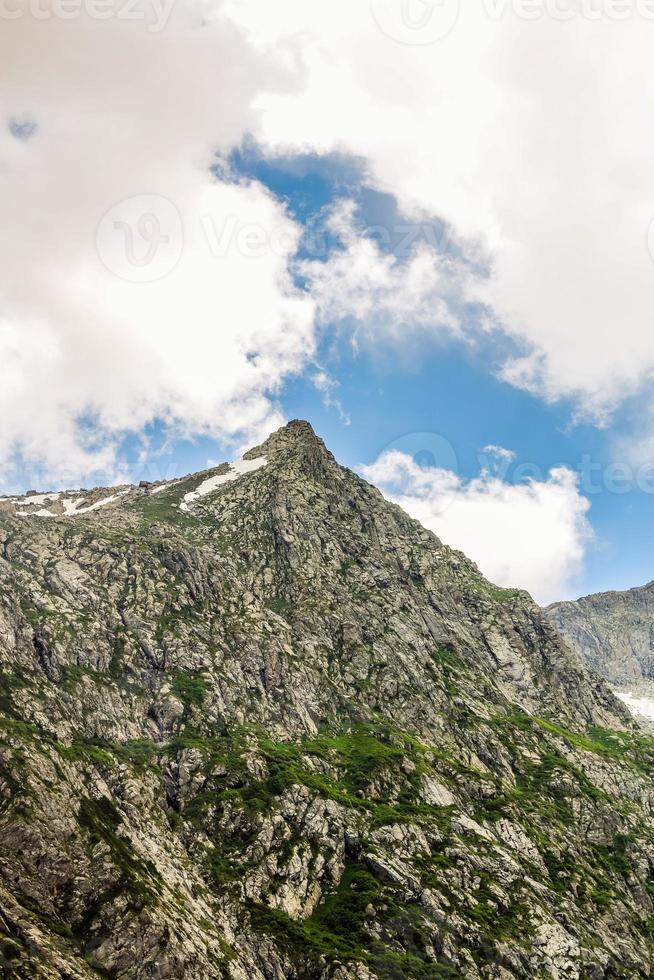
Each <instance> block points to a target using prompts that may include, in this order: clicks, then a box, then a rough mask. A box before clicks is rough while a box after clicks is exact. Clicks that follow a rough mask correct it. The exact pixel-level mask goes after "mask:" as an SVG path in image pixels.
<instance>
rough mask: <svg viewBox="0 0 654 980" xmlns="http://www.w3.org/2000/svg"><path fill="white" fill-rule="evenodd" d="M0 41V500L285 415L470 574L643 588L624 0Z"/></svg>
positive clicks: (537, 593)
mask: <svg viewBox="0 0 654 980" xmlns="http://www.w3.org/2000/svg"><path fill="white" fill-rule="evenodd" d="M0 21H2V23H1V24H0V83H1V84H0V216H1V217H2V225H3V229H2V230H3V234H2V236H1V238H0V268H1V269H2V274H1V275H0V369H1V371H2V375H1V377H2V384H1V385H0V493H14V492H22V491H25V490H28V489H39V490H42V489H53V488H58V487H78V486H94V485H100V484H105V485H109V484H115V483H119V482H134V481H138V480H140V479H164V478H170V477H172V476H178V475H182V474H183V473H186V472H190V471H193V470H196V469H202V468H204V467H206V466H208V465H211V464H212V463H214V462H216V461H221V460H224V459H232V458H237V457H238V456H239V454H240V453H241V452H242V451H243V450H244V448H246V447H249V446H251V445H253V444H256V443H258V442H260V441H262V439H263V438H264V437H265V436H266V435H267V434H268V433H269V432H271V431H272V430H274V429H275V428H277V427H278V426H279V425H282V424H283V423H284V422H285V421H286V420H288V419H291V418H296V417H300V418H307V419H309V421H311V422H312V424H313V425H314V428H315V429H316V431H317V432H318V433H319V434H320V435H321V436H322V437H323V438H324V439H325V441H326V442H327V444H328V446H329V447H330V449H331V450H332V451H333V452H334V454H335V455H336V457H337V458H338V459H339V460H340V461H342V462H343V463H345V464H346V465H348V466H350V467H352V468H353V469H355V470H357V472H359V473H360V474H361V475H362V476H364V477H365V478H366V479H369V480H371V481H372V482H374V483H376V484H377V485H379V486H380V487H381V489H382V490H383V492H384V493H385V494H386V496H388V497H389V498H390V499H393V500H395V501H397V502H399V503H400V504H401V505H402V506H403V507H405V509H406V510H407V511H408V512H409V513H411V514H412V515H413V516H414V517H416V518H417V519H418V520H421V521H422V522H423V523H424V524H425V525H426V526H428V527H429V528H431V529H432V530H433V531H435V533H436V534H438V535H439V537H441V539H442V540H443V541H445V542H446V543H447V544H449V545H451V546H453V547H456V548H459V549H461V550H463V551H465V552H466V553H467V554H468V555H469V556H470V557H471V558H472V559H473V560H475V561H476V562H477V563H478V564H479V566H480V568H481V570H482V571H483V572H484V573H485V574H486V575H487V576H488V577H489V578H491V579H492V580H493V581H494V582H496V583H497V584H499V585H502V586H508V587H520V588H525V589H527V590H529V591H530V592H531V593H532V594H533V595H534V597H535V598H536V599H537V601H539V602H542V603H547V602H550V601H554V600H557V599H561V598H571V597H575V596H577V595H581V594H587V593H590V592H594V591H600V590H607V589H614V588H618V589H619V588H628V587H631V586H634V585H639V584H642V583H644V582H646V581H649V580H650V579H652V578H654V573H653V572H652V560H651V557H650V552H651V547H650V540H651V534H650V528H651V513H652V503H653V500H654V385H653V370H654V342H653V340H652V330H651V325H650V319H651V316H652V309H653V303H652V300H653V299H654V223H653V222H654V182H653V181H652V176H651V175H652V173H653V172H654V126H652V118H651V116H652V110H651V106H652V105H653V104H654V100H653V98H652V96H653V95H654V91H653V90H654V72H652V70H651V50H652V43H653V42H654V0H542V2H541V0H479V2H478V3H476V4H465V5H464V4H463V2H462V0H461V2H460V0H438V2H436V0H348V2H345V0H330V2H326V0H314V2H312V3H311V4H307V3H306V0H305V2H299V0H275V3H274V4H271V3H270V0H202V2H189V0H138V2H136V3H135V2H133V0H130V2H129V3H127V2H126V0H0Z"/></svg>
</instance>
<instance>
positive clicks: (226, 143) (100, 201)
mask: <svg viewBox="0 0 654 980" xmlns="http://www.w3.org/2000/svg"><path fill="white" fill-rule="evenodd" d="M130 9H134V8H130ZM208 14H209V10H208V8H205V7H204V6H202V5H197V6H194V5H183V4H178V5H177V7H176V8H175V11H174V13H173V16H172V19H171V20H170V22H169V23H168V24H167V26H166V27H165V29H164V30H162V31H160V32H159V33H152V32H151V31H150V30H149V25H148V23H147V22H145V21H143V22H140V21H132V20H120V19H117V18H115V17H114V18H113V19H109V20H106V21H105V20H103V21H97V20H93V19H92V18H91V17H89V16H87V15H81V16H79V17H78V18H77V19H74V20H61V19H57V18H54V17H53V18H52V19H49V20H40V21H39V20H36V19H35V18H34V17H32V16H30V15H29V14H28V13H27V12H25V14H24V16H23V17H22V18H20V19H16V20H12V21H8V22H5V21H3V22H2V31H1V32H0V65H1V68H0V72H1V74H2V87H1V90H0V212H1V213H2V220H3V234H2V239H1V241H0V265H1V266H2V286H1V287H0V363H1V364H2V372H3V377H2V386H1V387H0V419H2V422H1V423H0V465H1V466H2V472H3V479H4V480H6V481H7V480H8V479H9V467H10V465H11V462H12V460H14V459H15V458H16V456H17V455H18V456H20V458H21V460H22V462H23V466H24V467H26V468H27V469H29V468H30V467H31V466H34V467H35V468H38V471H39V474H40V478H41V480H42V481H47V482H55V481H65V480H75V479H79V478H80V477H81V476H83V475H85V474H89V473H93V472H96V473H97V472H99V473H106V472H112V471H113V469H114V467H115V465H116V455H115V454H116V446H117V444H118V442H119V440H120V438H121V437H122V436H123V435H124V433H125V432H130V431H133V432H139V431H140V430H141V429H142V427H143V426H144V425H146V423H149V422H152V421H153V420H154V419H156V418H160V419H163V420H164V421H165V422H167V423H168V424H169V425H171V426H173V427H174V428H176V429H178V430H179V431H181V432H192V433H202V432H204V433H208V434H212V435H215V436H221V437H227V438H229V437H243V438H245V437H246V436H247V437H248V441H249V439H250V438H252V439H254V438H255V436H256V435H257V434H260V433H261V432H262V431H270V429H271V428H273V427H274V426H275V425H276V424H278V423H279V422H280V421H281V415H280V412H279V411H278V409H277V408H276V405H275V394H276V393H277V392H278V391H279V388H280V385H281V384H282V383H283V381H284V380H285V379H286V378H287V377H288V376H289V375H290V374H292V373H293V372H296V371H298V370H300V369H301V368H302V366H303V365H304V363H305V360H306V358H307V357H309V356H310V355H311V353H312V351H313V345H314V337H313V304H312V302H311V300H310V298H308V297H307V296H305V295H303V294H302V293H300V292H299V291H298V290H297V289H296V288H295V286H294V284H293V282H292V279H291V277H290V275H289V273H288V259H289V257H292V256H293V255H294V253H295V250H296V245H297V241H298V234H299V230H298V228H297V227H296V226H295V224H294V223H293V222H292V221H291V220H290V219H289V218H288V216H287V215H286V214H285V212H284V209H283V207H282V206H281V205H280V203H279V202H278V201H276V200H275V199H274V198H273V197H272V195H270V194H269V193H268V192H267V191H265V189H264V188H262V187H261V186H260V185H258V184H256V183H253V182H245V181H242V182H240V183H229V182H220V181H217V180H215V179H214V178H213V177H212V176H211V174H210V172H209V166H210V164H211V162H212V160H214V159H215V154H216V153H222V152H225V151H227V150H229V149H230V148H231V147H232V146H234V145H235V144H237V143H239V142H240V141H241V140H242V138H243V136H244V133H245V132H246V131H247V130H248V128H251V127H252V126H253V125H254V122H255V117H254V115H253V113H252V111H251V108H250V103H251V100H252V97H253V95H254V93H255V91H256V86H257V85H258V84H261V83H262V82H263V81H264V80H265V79H266V78H267V77H268V72H270V73H271V74H270V79H271V83H272V79H273V70H271V69H270V68H269V66H268V64H267V61H266V59H265V58H263V57H261V56H255V55H254V53H253V52H252V51H251V50H249V49H248V47H247V46H246V45H245V43H244V42H243V41H242V39H241V38H240V37H239V35H238V33H237V32H236V31H235V30H234V29H233V28H230V27H229V26H228V25H226V24H225V23H224V22H222V21H221V20H220V19H216V18H214V19H213V20H212V19H211V17H210V16H208ZM274 71H275V72H276V69H275V70H274ZM15 119H29V120H30V121H33V125H34V128H33V130H32V131H31V133H30V138H29V139H25V138H24V136H23V137H20V138H17V137H16V132H15V129H16V127H15V126H12V125H11V124H10V123H11V121H12V120H15ZM21 132H22V131H21ZM19 135H20V134H19ZM125 199H128V200H131V204H128V205H120V202H122V201H124V200H125ZM117 205H119V207H118V208H117V207H116V206H117ZM107 212H109V214H108V216H107V218H106V219H105V221H104V222H102V218H103V216H104V215H106V214H107ZM149 214H152V215H153V217H149ZM126 218H127V219H128V225H124V224H121V222H124V220H125V219H126ZM157 221H160V227H158V226H157ZM139 222H140V224H139ZM139 229H140V230H141V231H142V235H140V234H139ZM162 235H163V236H168V241H167V242H166V241H164V242H163V244H162V242H161V241H160V236H162ZM130 236H131V240H130ZM96 237H97V247H96ZM261 241H263V243H264V244H263V247H261V245H260V243H261ZM257 243H259V247H257ZM128 247H131V248H132V249H133V252H134V255H133V259H134V261H133V262H132V264H131V265H130V263H129V262H128V261H127V252H126V249H127V248H128ZM151 248H152V257H153V259H154V264H153V265H150V264H148V262H147V261H144V260H145V259H147V257H148V254H149V252H150V249H151ZM171 250H172V251H171ZM168 257H171V259H172V261H171V262H168ZM142 260H143V261H142ZM116 272H117V273H119V274H118V275H116V274H115V273H116ZM164 273H165V274H164ZM125 277H126V278H125ZM139 278H140V279H142V280H143V281H130V280H131V279H136V280H138V279H139Z"/></svg>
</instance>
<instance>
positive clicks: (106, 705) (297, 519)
mask: <svg viewBox="0 0 654 980" xmlns="http://www.w3.org/2000/svg"><path fill="white" fill-rule="evenodd" d="M0 661H1V667H2V670H1V673H0V730H1V731H2V740H1V742H0V968H1V970H2V971H4V972H3V973H2V975H3V976H7V977H34V978H37V980H45V978H48V980H50V978H68V980H83V978H84V980H90V978H97V977H111V978H121V980H122V978H138V980H140V978H176V980H177V978H181V980H211V978H216V980H218V978H220V980H375V978H377V980H403V978H417V980H438V978H447V977H450V978H453V977H464V978H471V980H475V978H492V980H496V978H497V980H505V978H506V980H508V978H513V977H538V978H547V977H549V978H581V977H586V978H603V977H606V978H609V977H610V978H613V977H631V978H633V977H648V976H651V971H652V965H653V963H654V942H653V939H652V924H653V918H652V917H653V915H654V911H653V902H652V892H653V888H652V869H653V868H654V844H653V840H654V837H653V831H654V826H653V823H652V816H651V814H652V806H653V805H654V783H653V781H652V760H653V759H654V744H653V742H652V740H651V739H648V738H647V737H645V736H644V735H643V734H642V733H640V732H639V730H638V729H637V726H636V725H635V723H634V722H633V720H632V718H631V716H630V714H629V712H628V711H627V710H626V709H625V707H624V706H623V705H622V704H621V702H620V701H619V700H618V699H616V698H615V697H614V695H613V694H612V693H611V691H610V689H609V687H608V686H607V685H606V683H605V682H604V681H603V680H601V679H600V677H599V676H598V675H597V674H595V673H594V672H593V671H592V670H590V669H589V668H588V667H586V666H584V665H583V664H582V663H581V662H580V661H579V660H578V659H577V658H576V656H575V655H574V654H573V653H572V652H571V651H570V650H569V649H568V647H566V646H565V645H564V643H563V642H562V641H561V639H560V638H559V636H558V634H557V633H556V631H555V630H554V628H553V627H552V625H551V624H549V623H548V622H547V620H546V619H545V618H544V617H543V615H542V612H541V610H540V609H539V608H538V607H537V606H536V605H535V604H534V603H533V602H532V600H531V599H530V597H529V596H528V595H527V594H525V593H522V592H517V591H513V590H505V589H498V588H496V587H495V586H493V585H491V584H490V583H488V582H487V581H486V580H485V579H484V578H483V577H482V576H481V575H480V573H479V571H478V570H477V568H476V567H475V566H474V565H473V564H472V563H471V562H470V561H468V560H467V559H466V558H465V557H464V556H463V555H462V554H460V553H457V552H455V551H452V550H450V549H449V548H447V547H445V546H443V545H442V544H441V543H440V542H439V541H438V539H437V538H436V537H434V535H433V534H431V533H430V532H428V531H426V530H425V529H424V528H423V527H421V526H420V525H419V524H418V523H417V522H415V521H413V520H411V519H410V518H409V517H408V516H407V515H406V514H405V513H404V512H403V511H402V510H400V509H399V508H398V507H396V506H395V505H393V504H391V503H388V502H387V501H385V500H384V498H383V497H382V496H381V494H380V493H379V492H378V491H377V490H376V489H375V488H374V487H371V486H370V485H368V484H367V483H365V482H364V481H363V480H361V479H359V477H357V476H356V475H355V474H354V473H352V472H351V471H349V470H347V469H344V468H343V467H341V466H339V465H338V464H337V463H336V461H335V460H334V458H333V456H332V455H331V454H330V453H329V452H328V451H327V450H326V448H325V446H324V445H323V443H322V442H321V440H320V439H318V438H317V437H316V436H315V434H314V433H313V431H312V429H311V427H310V426H309V425H308V424H307V423H304V422H292V423H290V424H289V425H288V426H286V427H285V428H283V429H281V430H280V431H279V432H277V433H275V434H274V435H273V436H271V437H270V439H268V440H267V441H266V442H265V443H264V444H263V445H262V446H259V447H257V448H255V449H253V450H251V451H250V452H248V453H246V454H245V456H244V457H243V459H242V460H240V461H239V462H238V463H236V464H224V465H222V466H220V467H217V468H215V469H213V470H210V471H207V472H205V473H201V474H196V475H194V476H190V477H187V478H184V479H181V480H175V481H171V482H168V483H162V484H155V485H152V484H146V485H141V486H140V487H117V488H111V489H109V490H96V491H91V492H80V493H79V494H74V495H73V494H67V493H61V494H40V495H38V494H37V495H30V496H27V497H24V498H5V499H4V500H3V501H2V502H1V503H0Z"/></svg>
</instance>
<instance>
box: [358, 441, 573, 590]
mask: <svg viewBox="0 0 654 980" xmlns="http://www.w3.org/2000/svg"><path fill="white" fill-rule="evenodd" d="M495 448H496V449H497V447H495ZM362 472H363V474H364V476H365V477H366V479H368V480H370V481H371V482H373V483H376V484H377V485H378V486H379V487H380V488H381V489H382V490H383V491H384V493H385V494H386V496H387V497H389V499H391V500H393V501H395V503H398V504H399V505H400V506H401V507H403V508H404V510H406V511H407V513H408V514H410V515H411V516H412V517H414V518H416V520H418V521H420V522H421V523H422V524H423V525H424V526H425V527H427V528H429V530H431V531H433V532H434V533H435V534H437V535H438V537H439V538H441V540H442V541H444V542H445V544H448V545H450V546H451V547H453V548H457V549H458V550H460V551H463V552H465V553H466V554H467V555H468V556H469V557H470V558H472V559H473V561H475V562H476V563H477V565H478V566H479V568H480V569H481V571H482V572H483V573H484V575H486V576H487V577H488V578H489V579H490V580H491V581H492V582H494V583H495V584H497V585H500V586H506V587H514V588H515V587H518V588H521V589H526V590H527V591H529V592H531V593H532V595H533V596H534V597H535V598H536V599H537V600H538V601H539V602H541V603H543V604H546V603H548V602H551V601H553V600H555V599H560V598H562V597H564V596H566V595H568V594H570V591H571V589H572V587H573V584H574V581H575V578H576V577H577V576H578V575H579V573H580V572H581V570H582V567H583V560H584V556H585V553H586V548H587V545H588V543H589V541H590V540H591V537H592V532H591V528H590V525H589V523H588V520H587V517H586V514H587V512H588V509H589V507H590V504H589V502H588V500H587V499H586V498H585V497H583V496H582V495H581V494H580V492H579V487H578V479H577V476H576V475H575V474H574V473H573V472H572V471H571V470H569V469H567V468H566V467H558V468H556V469H553V470H552V471H551V472H550V473H549V474H548V476H547V477H546V478H545V479H543V480H529V481H527V482H525V483H521V484H516V485H514V484H511V483H508V482H506V481H504V480H503V479H501V478H499V477H497V476H494V475H493V474H491V472H490V471H488V470H483V471H482V472H481V474H480V475H479V476H478V477H476V478H475V479H472V480H464V479H462V478H461V477H459V476H458V475H457V474H456V473H453V472H452V471H451V470H444V469H437V468H433V467H423V466H420V465H419V464H418V463H416V461H415V460H414V459H413V458H412V457H411V456H409V455H408V454H406V453H403V452H397V451H390V452H386V453H383V454H382V455H381V456H380V457H379V458H378V459H377V460H375V462H374V463H372V464H371V465H369V466H364V467H362Z"/></svg>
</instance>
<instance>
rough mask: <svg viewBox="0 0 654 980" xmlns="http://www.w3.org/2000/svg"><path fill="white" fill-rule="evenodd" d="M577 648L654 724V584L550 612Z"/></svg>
mask: <svg viewBox="0 0 654 980" xmlns="http://www.w3.org/2000/svg"><path fill="white" fill-rule="evenodd" d="M545 615H546V616H547V617H548V619H550V620H551V621H552V622H553V623H554V625H555V626H556V628H557V629H558V631H559V632H560V633H561V635H562V636H563V637H564V638H565V640H566V641H567V642H568V643H569V644H570V646H571V647H572V649H573V650H575V651H576V652H577V653H578V655H579V656H580V657H581V659H582V660H584V661H585V662H586V663H587V664H589V665H590V666H591V667H593V668H594V669H595V670H596V671H597V672H598V673H599V674H601V675H602V677H604V678H606V680H607V681H608V682H609V684H610V685H611V686H612V687H613V688H614V689H615V690H617V692H618V693H619V695H620V696H621V697H622V698H623V699H624V700H625V701H626V703H627V704H629V706H630V707H631V709H632V711H634V713H635V714H636V715H637V716H638V717H639V719H640V720H641V721H642V722H644V723H645V724H647V725H648V727H654V582H650V583H649V584H648V585H644V586H642V587H641V588H637V589H630V590H629V591H628V592H604V593H601V594H599V595H590V596H585V597H584V598H583V599H578V600H577V601H575V602H557V603H554V604H553V605H551V606H549V607H548V608H547V609H546V610H545Z"/></svg>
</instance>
